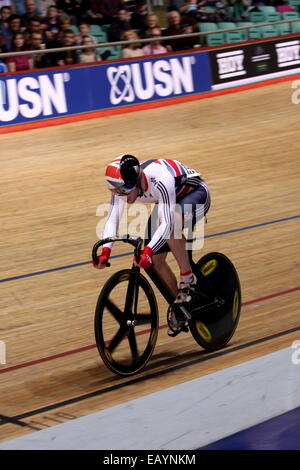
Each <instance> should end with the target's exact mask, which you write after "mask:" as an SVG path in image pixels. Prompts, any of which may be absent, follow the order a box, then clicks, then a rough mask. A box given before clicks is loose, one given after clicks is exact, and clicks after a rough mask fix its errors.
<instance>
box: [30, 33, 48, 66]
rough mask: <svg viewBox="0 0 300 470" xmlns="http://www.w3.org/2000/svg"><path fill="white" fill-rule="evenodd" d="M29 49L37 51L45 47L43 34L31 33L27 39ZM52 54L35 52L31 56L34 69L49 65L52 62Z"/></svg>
mask: <svg viewBox="0 0 300 470" xmlns="http://www.w3.org/2000/svg"><path fill="white" fill-rule="evenodd" d="M28 45H29V49H30V50H31V51H39V50H44V49H46V44H45V43H44V42H43V36H42V34H41V33H38V32H35V33H31V35H30V37H29V41H28ZM53 56H54V54H46V53H45V54H36V55H35V56H34V57H33V67H34V68H35V69H41V68H45V67H51V66H52V65H54V63H53Z"/></svg>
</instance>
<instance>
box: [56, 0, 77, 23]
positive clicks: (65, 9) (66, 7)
mask: <svg viewBox="0 0 300 470" xmlns="http://www.w3.org/2000/svg"><path fill="white" fill-rule="evenodd" d="M56 6H57V10H58V12H59V14H65V15H67V16H68V17H69V18H70V19H71V23H72V24H77V21H78V19H79V18H80V16H81V13H82V8H81V3H80V2H79V1H78V0H57V1H56Z"/></svg>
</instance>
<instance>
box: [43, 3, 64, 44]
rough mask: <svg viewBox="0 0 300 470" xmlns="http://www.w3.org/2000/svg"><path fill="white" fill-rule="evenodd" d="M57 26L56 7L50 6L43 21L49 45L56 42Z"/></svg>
mask: <svg viewBox="0 0 300 470" xmlns="http://www.w3.org/2000/svg"><path fill="white" fill-rule="evenodd" d="M59 26H60V25H59V16H58V10H57V8H56V6H54V5H51V6H50V7H49V8H48V10H47V16H46V18H45V20H44V29H45V35H46V39H47V42H48V43H49V44H52V43H54V42H55V41H56V40H57V36H58V32H59Z"/></svg>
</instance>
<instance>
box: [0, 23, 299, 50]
mask: <svg viewBox="0 0 300 470" xmlns="http://www.w3.org/2000/svg"><path fill="white" fill-rule="evenodd" d="M297 21H298V22H300V18H294V19H289V20H280V21H273V22H271V23H253V24H252V25H250V26H238V27H235V28H228V29H217V30H214V31H205V32H200V31H199V32H196V33H187V34H179V35H176V36H159V37H155V38H146V39H136V40H133V41H132V40H131V41H114V42H105V43H104V42H101V43H98V44H87V45H78V44H77V45H75V46H69V47H56V48H53V49H37V50H26V51H21V52H20V51H19V52H5V53H1V54H0V59H5V58H7V57H16V56H23V55H32V56H33V57H34V56H35V55H40V54H54V53H56V52H63V51H74V50H84V49H91V48H93V49H99V48H105V47H112V46H126V45H129V44H144V43H149V42H156V41H161V42H164V41H168V40H172V41H174V40H176V39H181V38H197V37H199V38H202V37H205V36H208V35H210V34H217V33H228V32H230V31H243V30H245V31H247V32H248V30H249V29H255V28H260V27H262V26H273V25H277V24H283V23H294V22H297ZM199 24H200V25H201V23H199ZM289 34H297V33H292V32H291V33H289ZM282 36H283V37H284V36H286V34H284V35H282ZM261 39H271V37H266V38H261ZM247 40H248V34H247V37H246V38H245V39H244V40H243V41H247ZM243 41H241V42H243ZM233 44H234V43H224V45H233ZM196 47H202V44H198V45H196ZM176 52H180V51H176Z"/></svg>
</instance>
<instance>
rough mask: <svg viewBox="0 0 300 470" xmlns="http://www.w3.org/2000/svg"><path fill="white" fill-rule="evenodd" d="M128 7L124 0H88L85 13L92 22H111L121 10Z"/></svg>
mask: <svg viewBox="0 0 300 470" xmlns="http://www.w3.org/2000/svg"><path fill="white" fill-rule="evenodd" d="M125 8H126V4H125V2H123V1H122V0H87V2H86V7H85V15H86V16H88V17H89V18H90V21H91V23H92V24H111V23H112V22H113V20H114V19H115V18H116V17H117V14H118V12H119V10H124V9H125Z"/></svg>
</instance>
